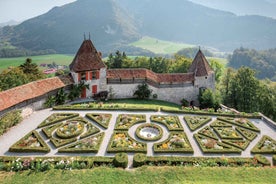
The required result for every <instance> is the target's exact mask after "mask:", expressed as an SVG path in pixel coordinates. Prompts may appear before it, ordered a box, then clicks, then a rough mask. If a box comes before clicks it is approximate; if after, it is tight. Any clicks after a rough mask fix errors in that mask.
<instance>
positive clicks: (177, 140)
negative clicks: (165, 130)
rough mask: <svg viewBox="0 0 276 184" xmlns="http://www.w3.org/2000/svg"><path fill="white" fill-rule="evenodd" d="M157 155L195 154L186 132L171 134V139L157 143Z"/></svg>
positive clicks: (155, 148) (155, 146) (154, 148)
mask: <svg viewBox="0 0 276 184" xmlns="http://www.w3.org/2000/svg"><path fill="white" fill-rule="evenodd" d="M153 150H154V152H155V153H175V152H177V153H193V152H194V151H193V148H192V146H191V144H190V141H189V139H188V138H187V136H186V134H185V133H184V132H170V135H169V138H168V139H167V140H165V141H163V142H161V143H155V144H154V147H153Z"/></svg>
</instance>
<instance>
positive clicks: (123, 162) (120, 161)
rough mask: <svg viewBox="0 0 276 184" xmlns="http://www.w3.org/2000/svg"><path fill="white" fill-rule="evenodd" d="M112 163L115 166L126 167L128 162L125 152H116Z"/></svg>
mask: <svg viewBox="0 0 276 184" xmlns="http://www.w3.org/2000/svg"><path fill="white" fill-rule="evenodd" d="M113 164H114V166H115V167H122V168H126V167H127V164H128V157H127V154H126V153H116V155H115V158H114V160H113Z"/></svg>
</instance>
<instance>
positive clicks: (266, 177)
mask: <svg viewBox="0 0 276 184" xmlns="http://www.w3.org/2000/svg"><path fill="white" fill-rule="evenodd" d="M0 183H2V184H5V183H13V184H17V183H20V184H22V183H37V184H39V183H58V184H59V183H120V184H123V183H127V184H130V183H135V184H136V183H143V184H144V183H160V184H162V183H194V184H197V183H204V184H206V183H212V184H214V183H219V184H223V183H251V184H252V183H253V184H254V183H258V184H260V183H276V168H248V167H238V168H220V167H214V168H209V167H142V168H139V169H136V170H130V171H126V170H123V169H116V168H104V167H100V168H95V169H92V170H73V171H62V170H54V169H52V170H50V171H48V172H38V173H35V172H33V173H30V172H29V171H25V172H22V173H20V172H19V173H11V172H0Z"/></svg>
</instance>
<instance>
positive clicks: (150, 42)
mask: <svg viewBox="0 0 276 184" xmlns="http://www.w3.org/2000/svg"><path fill="white" fill-rule="evenodd" d="M130 45H132V46H135V47H139V48H142V49H146V50H149V51H151V52H153V53H156V54H173V53H176V52H177V51H179V50H181V49H183V48H187V47H195V45H190V44H184V43H175V42H169V41H163V40H158V39H156V38H151V37H147V36H146V37H143V38H142V39H140V40H138V41H136V42H133V43H131V44H130Z"/></svg>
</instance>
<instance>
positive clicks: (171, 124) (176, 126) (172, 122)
mask: <svg viewBox="0 0 276 184" xmlns="http://www.w3.org/2000/svg"><path fill="white" fill-rule="evenodd" d="M150 120H151V121H154V122H157V123H162V124H163V125H165V126H166V127H167V128H168V129H169V130H170V131H183V130H184V129H183V127H182V125H181V124H180V121H179V119H178V117H177V116H167V115H152V116H151V117H150Z"/></svg>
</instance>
